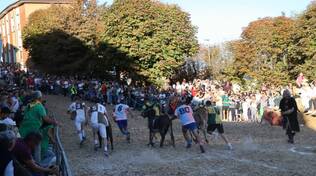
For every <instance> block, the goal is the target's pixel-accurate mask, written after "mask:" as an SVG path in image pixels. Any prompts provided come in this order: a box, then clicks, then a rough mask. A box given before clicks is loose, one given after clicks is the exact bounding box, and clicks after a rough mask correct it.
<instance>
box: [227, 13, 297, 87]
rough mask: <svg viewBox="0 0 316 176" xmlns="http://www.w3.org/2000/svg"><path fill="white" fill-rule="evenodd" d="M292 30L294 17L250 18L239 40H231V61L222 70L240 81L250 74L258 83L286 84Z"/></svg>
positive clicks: (293, 28) (293, 29)
mask: <svg viewBox="0 0 316 176" xmlns="http://www.w3.org/2000/svg"><path fill="white" fill-rule="evenodd" d="M294 31H295V22H294V20H293V19H291V18H287V17H285V16H280V17H275V18H263V19H259V20H256V21H253V22H251V23H250V24H249V25H248V26H247V27H246V28H245V29H244V30H243V33H242V35H241V40H238V41H234V42H231V48H232V52H233V55H234V62H233V65H232V66H230V67H228V68H227V69H226V70H225V73H226V74H228V75H230V76H231V75H234V76H232V79H239V80H240V81H243V79H244V78H245V77H250V78H252V79H253V80H256V81H257V82H258V83H272V84H277V85H283V84H286V83H287V82H288V80H289V76H290V75H288V73H289V69H290V67H289V64H290V61H289V59H288V58H289V47H290V46H291V45H292V38H291V37H292V34H293V32H294Z"/></svg>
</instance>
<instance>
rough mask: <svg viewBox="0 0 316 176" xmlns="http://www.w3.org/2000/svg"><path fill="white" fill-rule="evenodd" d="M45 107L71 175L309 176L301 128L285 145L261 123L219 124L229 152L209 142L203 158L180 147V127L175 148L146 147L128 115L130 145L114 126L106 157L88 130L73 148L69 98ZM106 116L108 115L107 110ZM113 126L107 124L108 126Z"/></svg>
mask: <svg viewBox="0 0 316 176" xmlns="http://www.w3.org/2000/svg"><path fill="white" fill-rule="evenodd" d="M47 100H48V108H49V109H50V110H51V111H54V113H55V116H56V117H57V119H59V121H60V122H61V123H62V128H61V137H62V142H63V145H64V148H65V150H66V153H67V155H68V159H69V162H70V165H71V167H72V171H73V174H74V175H76V176H88V175H100V176H101V175H105V176H106V175H115V176H138V175H140V176H146V175H153V176H156V175H157V176H160V175H181V176H182V175H184V176H185V175H190V176H195V175H214V176H226V175H227V176H234V175H236V176H237V175H238V176H261V175H262V176H272V175H276V176H283V175H284V176H315V175H316V132H315V131H312V130H310V129H308V128H306V127H302V132H301V133H299V134H298V135H297V136H296V144H295V145H290V144H287V142H286V136H285V135H284V131H283V130H282V129H281V128H280V127H271V126H269V125H267V124H262V125H259V124H251V123H225V124H224V125H225V133H226V135H227V137H228V138H229V139H230V140H231V142H232V144H233V147H234V150H233V151H230V150H227V149H226V147H225V145H224V143H223V142H222V140H221V139H215V138H214V137H210V138H211V139H212V141H211V142H210V144H207V145H206V147H205V148H206V151H207V152H206V153H205V154H200V153H199V148H198V146H194V147H193V148H191V149H189V150H188V149H186V148H185V147H184V145H185V144H184V140H183V137H182V135H181V131H180V124H179V122H178V121H177V120H176V121H175V122H174V125H173V126H174V132H175V137H176V148H173V147H172V146H171V145H170V136H167V138H166V146H165V147H164V148H159V147H157V148H150V147H147V145H146V144H147V143H148V130H147V128H146V121H145V120H144V119H143V118H141V117H139V113H138V112H133V114H134V116H135V117H134V118H132V119H130V120H129V129H130V132H131V138H132V141H131V143H130V144H128V143H127V142H126V141H125V140H124V138H123V136H122V135H121V134H120V133H119V131H118V128H117V127H116V126H115V125H114V128H113V130H114V140H115V146H114V147H115V150H114V151H113V152H111V155H110V157H109V158H105V157H104V156H103V153H102V151H101V150H100V151H97V152H95V151H94V150H93V142H92V132H91V129H90V128H89V127H88V128H87V129H88V130H87V131H88V132H87V134H88V141H87V142H86V143H85V145H84V146H83V148H81V149H79V141H78V137H77V135H76V133H75V127H74V124H73V123H74V122H73V121H71V120H70V118H69V116H68V115H67V114H66V109H67V107H68V105H69V104H70V101H69V99H66V98H63V97H57V96H48V97H47ZM108 111H109V112H110V111H112V109H111V107H108ZM112 124H113V123H112Z"/></svg>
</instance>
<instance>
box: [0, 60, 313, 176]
mask: <svg viewBox="0 0 316 176" xmlns="http://www.w3.org/2000/svg"><path fill="white" fill-rule="evenodd" d="M0 87H1V89H0V90H1V94H0V110H1V112H0V124H1V132H0V142H1V145H0V156H4V159H1V163H0V173H5V175H10V173H14V172H17V170H18V169H17V168H24V169H25V170H27V171H28V172H25V173H30V174H33V175H34V174H38V175H47V174H48V173H55V174H56V173H57V170H58V168H57V167H56V166H54V159H55V154H54V151H53V149H52V145H53V144H54V142H55V141H54V137H53V136H54V134H53V133H54V127H55V126H56V125H58V122H57V121H56V120H54V119H53V118H51V117H49V116H48V110H47V109H46V108H45V102H44V101H43V100H42V93H43V94H53V95H62V96H64V97H69V98H70V99H71V100H73V98H74V97H76V96H79V97H81V98H82V99H84V100H86V101H92V102H98V103H102V104H117V103H120V102H122V101H124V103H125V104H128V105H129V106H130V107H133V108H135V109H139V110H140V109H141V108H142V107H143V104H144V99H147V98H150V99H152V100H156V101H159V102H160V103H165V102H166V101H167V99H168V97H169V96H171V95H178V96H181V97H187V96H191V97H192V98H193V99H192V106H193V108H194V107H196V106H200V105H204V104H205V102H206V101H210V102H213V103H214V104H216V106H217V107H218V108H219V109H220V113H221V117H222V119H223V121H229V122H239V121H245V122H260V121H261V118H262V116H263V113H264V110H265V109H266V108H271V109H273V108H274V109H277V108H278V107H279V103H280V100H281V99H282V96H281V95H282V92H283V90H285V89H288V90H291V91H292V92H291V93H292V94H293V95H295V96H298V97H300V98H301V100H302V104H303V106H304V108H305V113H308V114H311V115H316V81H308V80H306V79H305V78H304V75H303V74H300V75H299V76H298V78H297V80H296V85H294V86H292V85H291V84H289V85H287V86H284V87H275V86H273V85H268V84H267V85H262V86H261V88H260V89H257V90H247V91H246V90H243V89H242V88H241V86H240V85H238V84H234V83H231V82H229V81H225V82H224V81H215V80H199V79H196V80H193V81H191V82H187V81H186V80H183V81H182V82H181V83H180V82H177V83H175V84H173V85H170V86H169V88H167V89H165V90H159V89H157V88H155V87H154V86H147V87H144V86H142V85H139V86H138V85H135V84H132V85H131V84H128V83H127V82H120V83H119V82H115V81H103V80H98V79H94V78H85V77H76V76H75V77H58V76H52V75H43V74H39V73H36V72H25V71H23V70H20V69H19V67H18V66H17V65H5V64H2V65H0ZM19 166H20V167H19ZM13 168H14V169H13ZM26 175H27V174H26Z"/></svg>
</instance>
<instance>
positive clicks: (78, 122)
mask: <svg viewBox="0 0 316 176" xmlns="http://www.w3.org/2000/svg"><path fill="white" fill-rule="evenodd" d="M68 112H69V113H73V116H74V120H75V127H76V130H77V133H78V135H79V139H80V146H82V144H83V142H84V141H85V140H86V135H85V131H84V126H85V124H87V121H86V105H85V103H84V102H82V101H81V100H80V98H79V97H76V98H75V102H73V103H72V104H71V105H70V106H69V108H68Z"/></svg>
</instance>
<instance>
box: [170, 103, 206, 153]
mask: <svg viewBox="0 0 316 176" xmlns="http://www.w3.org/2000/svg"><path fill="white" fill-rule="evenodd" d="M191 101H192V98H190V97H187V98H186V100H185V104H183V105H181V106H179V107H178V108H177V109H176V110H175V114H174V115H175V116H176V117H178V118H179V119H180V122H181V124H182V133H183V136H184V138H185V140H186V142H187V148H191V146H192V140H191V138H190V137H189V133H188V132H191V134H193V135H194V137H195V138H196V140H197V141H198V143H199V145H200V149H201V152H202V153H205V150H204V147H203V143H202V140H201V137H200V135H199V134H198V130H197V125H196V122H195V119H194V117H193V110H192V108H191V106H190V104H191Z"/></svg>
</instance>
